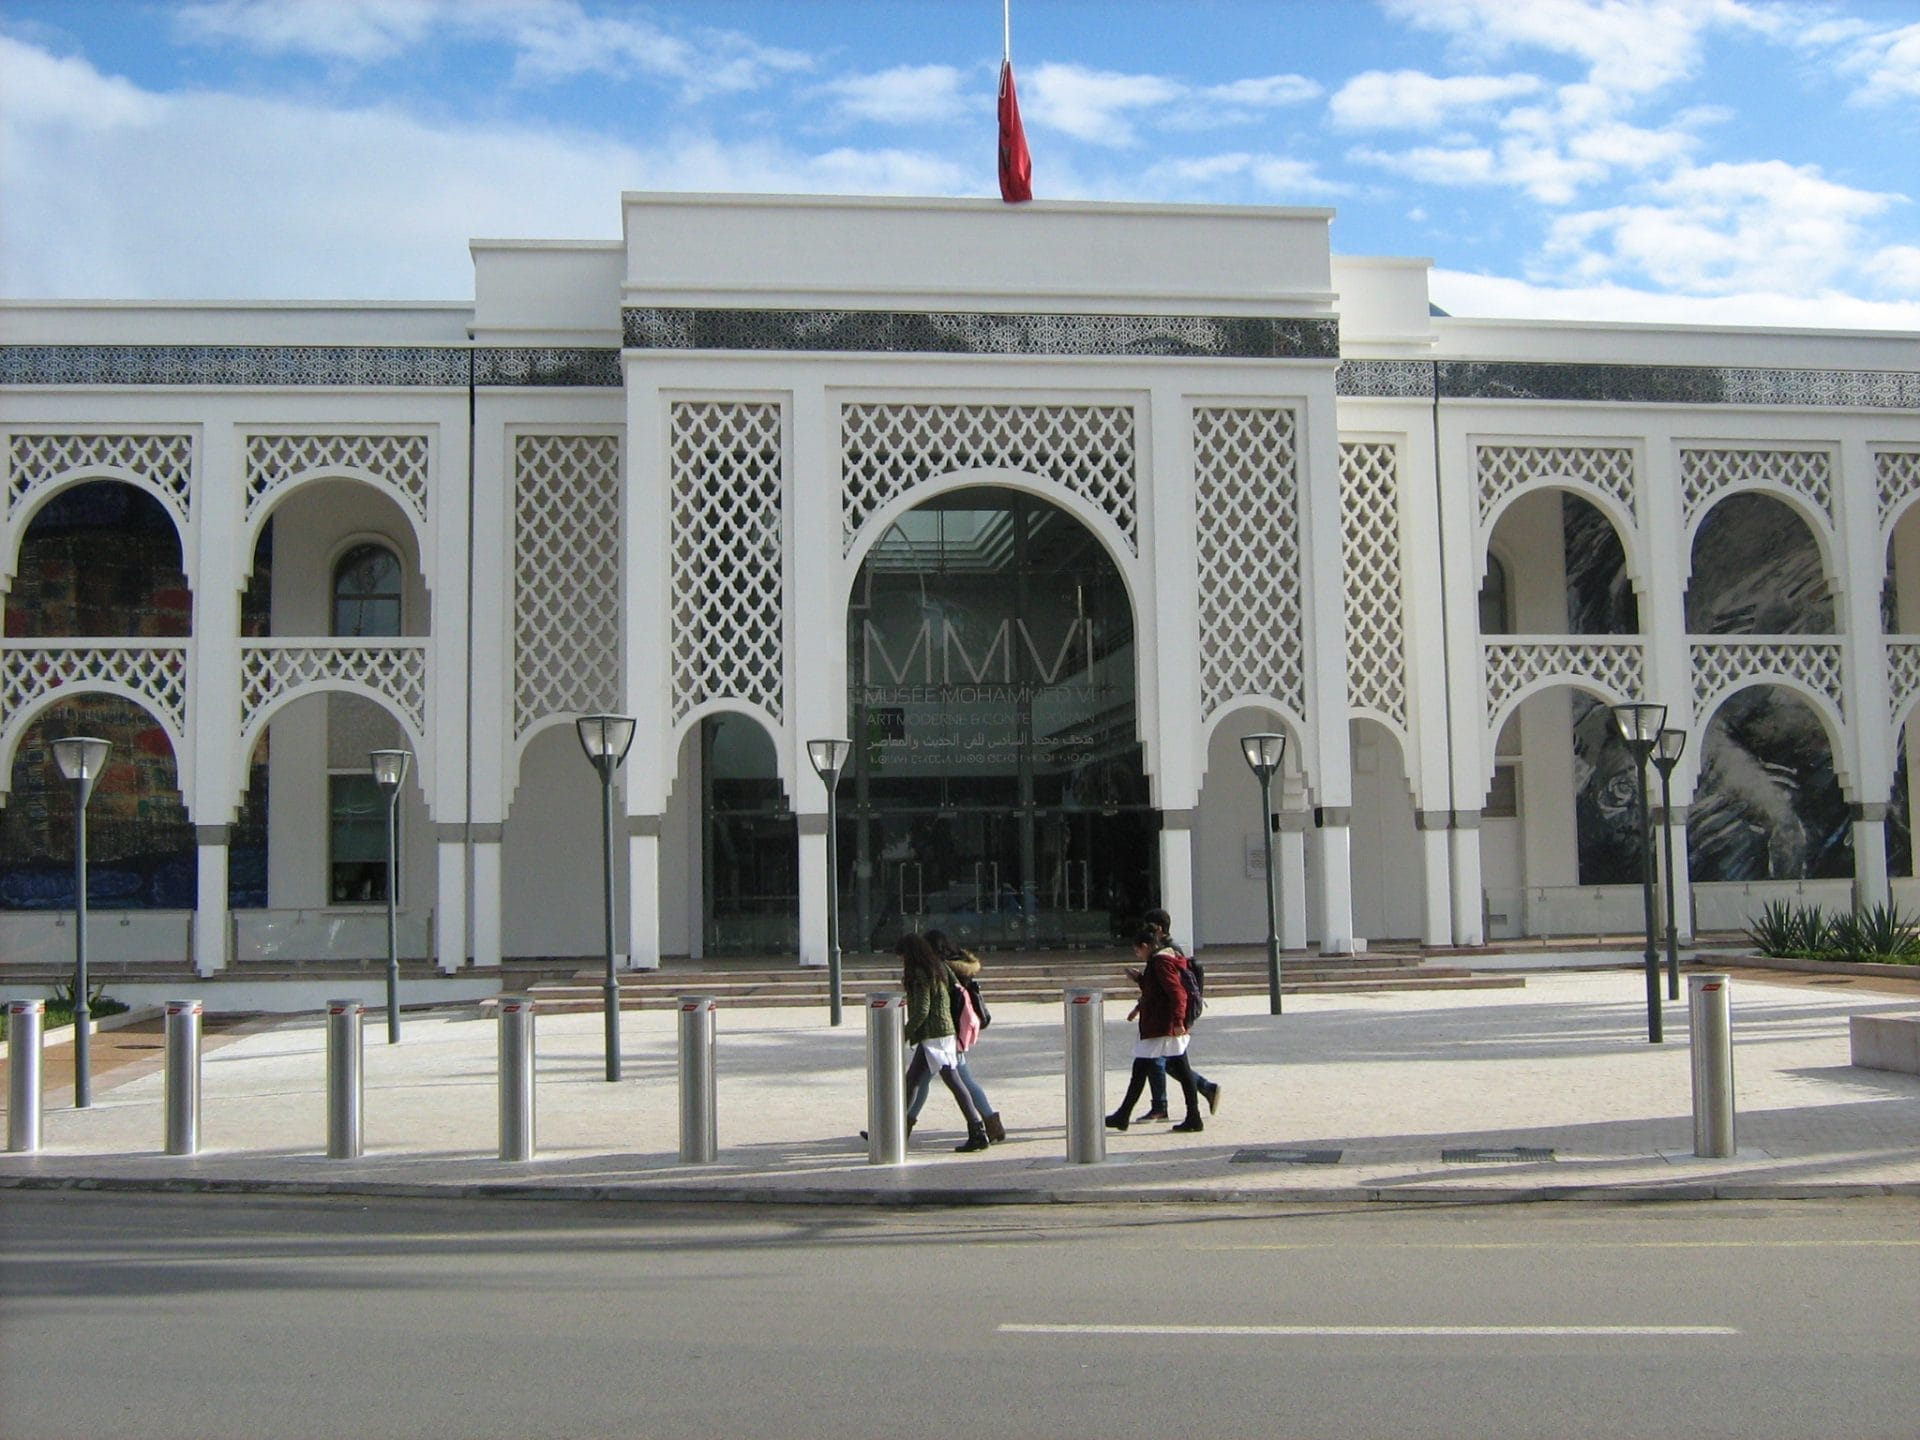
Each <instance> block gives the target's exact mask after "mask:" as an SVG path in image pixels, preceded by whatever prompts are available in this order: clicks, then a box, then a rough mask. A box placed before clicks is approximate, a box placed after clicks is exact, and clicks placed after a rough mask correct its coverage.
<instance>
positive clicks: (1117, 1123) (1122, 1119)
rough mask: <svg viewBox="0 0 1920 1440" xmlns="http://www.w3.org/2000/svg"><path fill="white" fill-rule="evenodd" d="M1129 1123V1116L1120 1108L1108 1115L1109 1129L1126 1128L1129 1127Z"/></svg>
mask: <svg viewBox="0 0 1920 1440" xmlns="http://www.w3.org/2000/svg"><path fill="white" fill-rule="evenodd" d="M1127 1123H1128V1122H1127V1117H1126V1116H1124V1115H1122V1114H1121V1113H1120V1112H1119V1111H1118V1110H1116V1111H1114V1112H1113V1114H1111V1115H1109V1116H1107V1129H1109V1130H1124V1129H1126V1128H1127Z"/></svg>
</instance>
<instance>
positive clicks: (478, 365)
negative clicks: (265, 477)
mask: <svg viewBox="0 0 1920 1440" xmlns="http://www.w3.org/2000/svg"><path fill="white" fill-rule="evenodd" d="M469 355H471V356H472V378H473V382H474V383H475V384H476V385H481V386H505V385H535V386H579V387H594V388H601V387H610V388H617V387H618V386H619V385H620V383H621V377H620V352H619V351H618V350H614V349H610V348H597V347H576V346H540V345H533V346H512V345H488V346H481V347H479V348H477V349H470V348H469V347H467V346H463V345H0V385H288V386H305V385H327V386H332V385H339V386H353V387H359V386H380V387H385V386H408V387H411V386H419V387H425V388H448V389H451V388H455V387H460V388H464V387H465V385H466V384H467V379H468V356H469Z"/></svg>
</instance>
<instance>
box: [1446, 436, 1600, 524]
mask: <svg viewBox="0 0 1920 1440" xmlns="http://www.w3.org/2000/svg"><path fill="white" fill-rule="evenodd" d="M1475 456H1476V458H1475V468H1476V470H1477V472H1478V482H1479V492H1480V523H1481V524H1482V525H1484V524H1486V523H1487V517H1488V516H1490V515H1492V514H1493V512H1494V511H1495V510H1496V509H1498V508H1499V505H1500V502H1501V501H1502V500H1504V499H1505V498H1506V497H1507V495H1508V494H1509V493H1511V492H1512V491H1515V490H1519V489H1521V488H1523V487H1525V486H1528V485H1533V484H1538V483H1541V482H1544V481H1552V482H1554V483H1556V484H1561V485H1570V486H1574V487H1576V488H1584V489H1587V490H1591V491H1593V492H1595V493H1596V494H1600V495H1605V496H1607V497H1608V498H1609V499H1611V500H1614V501H1616V502H1617V503H1618V504H1619V506H1620V508H1621V510H1622V511H1624V512H1625V513H1626V514H1627V515H1628V516H1632V515H1633V514H1634V508H1633V451H1632V450H1630V449H1628V448H1627V447H1626V446H1624V445H1481V446H1479V447H1477V449H1476V451H1475Z"/></svg>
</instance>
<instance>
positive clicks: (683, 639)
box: [668, 401, 786, 721]
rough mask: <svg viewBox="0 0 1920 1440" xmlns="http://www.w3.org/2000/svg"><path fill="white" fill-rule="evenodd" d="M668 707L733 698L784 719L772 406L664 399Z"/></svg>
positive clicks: (777, 441)
mask: <svg viewBox="0 0 1920 1440" xmlns="http://www.w3.org/2000/svg"><path fill="white" fill-rule="evenodd" d="M669 441H670V445H671V447H672V448H671V457H670V460H669V467H670V469H669V482H668V483H669V488H670V502H669V503H670V505H671V515H670V534H671V539H670V557H671V565H672V571H673V574H672V593H673V634H672V641H671V644H672V661H673V718H674V719H675V720H676V721H678V720H680V719H681V718H682V717H684V716H685V715H686V714H687V713H688V712H689V711H691V710H692V709H693V708H694V707H695V706H698V705H701V704H704V703H705V702H706V701H709V700H717V699H733V700H744V701H747V702H749V703H751V704H755V705H759V706H761V707H763V708H764V709H765V710H766V711H767V713H768V714H769V715H771V716H772V717H773V718H774V719H775V720H781V719H783V718H784V706H783V695H782V689H781V669H782V665H783V662H784V657H785V653H786V647H785V645H784V643H783V641H782V636H781V625H782V622H783V616H784V594H783V589H782V581H781V574H780V512H781V500H782V483H781V481H782V476H781V469H782V466H781V434H780V407H779V406H778V405H777V404H773V403H770V402H767V403H748V402H740V401H699V402H694V401H687V402H683V403H678V404H675V405H674V406H673V407H672V411H671V419H670V422H669Z"/></svg>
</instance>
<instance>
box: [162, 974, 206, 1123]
mask: <svg viewBox="0 0 1920 1440" xmlns="http://www.w3.org/2000/svg"><path fill="white" fill-rule="evenodd" d="M200 1012H201V1005H200V1002H199V1001H198V1000H169V1001H167V1154H169V1155H192V1154H194V1153H195V1152H197V1151H198V1150H199V1149H200Z"/></svg>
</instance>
